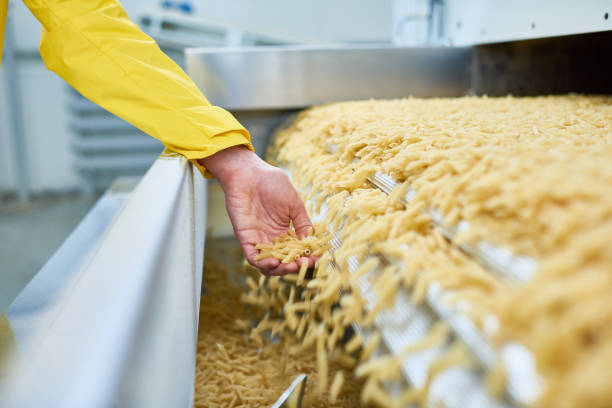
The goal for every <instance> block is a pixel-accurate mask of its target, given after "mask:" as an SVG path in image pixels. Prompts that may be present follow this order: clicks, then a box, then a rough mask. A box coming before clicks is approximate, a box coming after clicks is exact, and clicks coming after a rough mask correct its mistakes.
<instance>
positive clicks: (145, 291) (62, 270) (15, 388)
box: [0, 156, 206, 407]
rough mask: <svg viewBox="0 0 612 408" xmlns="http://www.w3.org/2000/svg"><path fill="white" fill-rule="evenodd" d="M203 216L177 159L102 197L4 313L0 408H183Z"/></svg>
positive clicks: (196, 185) (192, 179)
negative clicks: (8, 335) (8, 338)
mask: <svg viewBox="0 0 612 408" xmlns="http://www.w3.org/2000/svg"><path fill="white" fill-rule="evenodd" d="M124 202H125V204H123V203H124ZM205 205H206V201H205V190H204V179H203V178H202V177H201V175H200V174H199V173H197V171H194V168H193V166H192V165H191V164H190V163H188V162H187V161H186V160H185V159H184V158H182V157H164V156H162V157H160V158H159V159H158V160H157V161H156V162H155V164H154V165H153V166H152V167H151V169H150V170H149V171H148V173H147V174H146V175H145V176H144V178H143V180H142V181H141V182H140V183H139V185H138V187H137V188H136V189H135V190H134V192H132V193H131V194H129V198H127V193H125V192H124V193H116V192H113V191H111V192H110V193H107V194H106V195H105V196H104V197H103V198H102V199H101V200H100V202H99V203H98V204H97V205H96V206H95V207H94V209H93V210H92V211H91V213H90V214H89V215H88V216H87V217H86V218H85V220H84V221H83V222H82V223H81V225H80V226H79V227H78V228H77V229H76V230H75V232H74V233H73V234H72V235H71V236H70V237H69V239H68V240H67V241H66V242H65V243H64V245H62V247H61V248H60V249H59V250H58V252H57V253H56V254H55V255H54V256H53V257H52V258H51V260H50V261H49V262H48V263H47V265H46V266H45V267H44V268H43V269H42V270H41V271H40V272H39V274H38V275H37V276H36V277H35V278H34V280H33V281H32V282H31V283H30V284H29V285H28V286H27V287H26V288H25V289H24V291H23V292H22V293H21V294H20V296H19V297H18V298H17V299H16V300H15V302H14V303H13V304H12V305H11V306H10V308H9V310H8V322H9V324H10V326H11V327H12V330H13V332H14V338H15V341H16V343H17V344H16V347H14V348H12V349H11V354H12V362H11V363H10V364H9V365H8V366H7V367H0V368H2V370H0V372H2V373H3V374H6V381H3V382H2V383H0V406H7V407H12V406H19V407H41V406H54V407H108V406H150V407H168V406H172V407H188V406H191V404H192V397H193V379H194V370H195V351H196V340H197V325H198V310H199V300H200V287H201V278H202V275H201V273H202V262H203V251H204V249H203V248H204V230H205V218H204V217H205V214H206V208H205ZM0 351H2V350H0ZM33 390H35V391H34V392H33Z"/></svg>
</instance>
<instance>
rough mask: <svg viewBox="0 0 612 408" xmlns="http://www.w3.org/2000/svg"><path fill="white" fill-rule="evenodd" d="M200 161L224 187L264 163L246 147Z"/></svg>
mask: <svg viewBox="0 0 612 408" xmlns="http://www.w3.org/2000/svg"><path fill="white" fill-rule="evenodd" d="M198 161H199V162H200V164H202V165H203V166H204V167H206V169H207V170H208V171H209V172H210V173H211V174H212V175H213V176H215V178H216V179H217V180H218V181H219V183H221V185H222V186H224V185H226V184H229V183H231V180H232V178H234V177H236V176H240V175H241V174H243V173H244V172H249V171H253V168H254V167H258V166H260V165H261V163H262V162H263V161H262V160H261V159H260V158H259V157H258V156H257V155H256V154H255V153H253V152H252V151H251V150H250V149H249V148H247V147H246V146H244V145H237V146H232V147H228V148H226V149H223V150H220V151H218V152H217V153H215V154H213V155H211V156H208V157H205V158H203V159H199V160H198Z"/></svg>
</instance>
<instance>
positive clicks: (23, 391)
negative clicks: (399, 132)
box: [0, 10, 612, 407]
mask: <svg viewBox="0 0 612 408" xmlns="http://www.w3.org/2000/svg"><path fill="white" fill-rule="evenodd" d="M611 11H612V10H611ZM611 34H612V32H610V31H606V32H602V33H594V34H581V35H576V36H567V37H555V38H550V39H536V40H524V41H520V42H508V43H495V44H481V45H476V46H463V47H445V46H437V47H391V46H365V47H362V46H324V47H315V46H287V47H237V48H226V49H219V48H209V49H206V48H202V49H189V50H187V51H186V56H187V67H188V72H189V74H190V75H191V76H192V78H193V79H194V80H195V82H196V83H197V84H198V86H200V88H201V89H202V91H203V92H204V93H205V94H206V95H207V96H208V98H209V99H210V100H211V102H213V103H214V104H217V105H221V106H224V107H226V108H228V109H229V110H231V111H232V112H234V113H235V114H236V116H237V117H238V118H239V119H240V120H242V121H243V123H244V124H245V126H246V127H247V128H250V130H251V132H252V136H253V142H254V145H255V148H256V150H257V151H258V153H260V154H261V153H262V152H263V151H264V150H265V147H266V145H267V143H268V139H269V137H270V135H271V134H272V132H273V130H274V129H275V128H276V127H277V126H278V125H279V124H280V123H281V122H282V121H283V120H285V119H286V117H287V116H289V115H291V114H293V113H294V112H295V111H296V110H297V109H302V108H306V107H308V106H311V105H313V104H320V103H326V102H331V101H340V100H352V99H363V98H396V97H406V96H410V95H413V96H419V97H434V96H445V97H452V96H462V95H466V94H495V95H499V94H502V95H503V94H506V93H513V94H518V95H525V94H540V93H551V92H552V93H554V92H558V93H566V92H570V91H575V92H599V93H612V81H611V79H610V77H609V75H608V74H607V73H608V72H610V70H611V69H612V58H611V57H610V56H611V55H612V53H610V52H609V51H610V47H611V46H610V44H612V41H611V40H612V35H611ZM577 58H582V61H584V60H587V61H591V63H590V64H579V63H574V61H575V60H576V59H577ZM559 59H562V60H563V61H566V63H565V64H558V63H557V62H558V61H559ZM372 182H373V184H374V185H377V186H378V187H379V188H381V189H383V190H384V189H385V188H389V186H391V185H392V183H393V181H392V180H390V179H388V178H386V176H385V175H384V174H380V175H377V179H375V180H372ZM205 215H206V185H205V183H204V180H203V179H202V177H201V176H200V175H199V174H198V173H197V172H195V171H194V169H193V167H192V166H191V165H190V164H189V163H188V162H187V161H186V160H184V159H183V158H181V157H176V156H172V155H162V156H161V157H160V158H159V159H157V161H156V162H155V163H154V165H153V166H152V167H151V168H150V170H149V171H148V173H147V174H146V175H145V176H144V178H142V180H140V181H138V182H137V183H136V182H135V181H133V180H123V181H120V182H118V183H117V184H115V185H114V186H113V187H112V188H111V189H110V190H109V191H108V192H107V193H106V194H105V195H104V196H103V197H102V198H101V199H100V201H99V202H98V203H97V204H96V206H95V207H94V208H93V209H92V210H91V211H90V213H89V214H88V215H87V217H86V218H85V219H84V220H83V221H82V222H81V224H80V225H79V226H78V227H77V229H75V231H74V232H73V233H72V235H71V236H70V237H69V238H68V239H67V240H66V242H65V243H64V244H63V245H62V247H61V248H60V249H59V250H58V251H57V252H56V253H55V254H54V256H53V257H52V258H51V259H50V260H49V262H48V263H47V264H46V265H45V267H44V268H43V269H42V270H41V271H40V272H39V273H38V274H37V275H36V277H35V278H34V279H33V280H32V282H31V283H30V284H29V285H28V286H27V287H26V288H25V289H24V291H23V292H22V293H21V295H20V296H19V297H18V298H17V299H16V300H15V301H14V302H13V303H12V304H11V305H10V307H9V309H8V311H7V313H6V315H5V316H4V317H3V319H5V323H6V324H5V325H6V326H8V327H10V331H11V332H12V333H13V334H12V335H11V336H9V338H8V339H5V340H4V341H3V343H2V348H3V349H2V350H0V351H1V352H2V356H3V357H4V358H2V359H0V361H3V365H2V367H1V368H0V378H1V381H0V406H7V407H12V406H18V407H40V406H49V402H50V401H51V402H53V403H52V404H51V405H53V406H58V407H107V406H145V405H146V406H149V407H156V406H159V407H168V406H172V407H180V406H185V407H187V406H191V404H192V394H193V378H194V367H195V347H196V339H197V320H198V306H199V300H200V288H201V272H202V263H203V247H204V240H205V231H206V225H205ZM447 233H448V234H449V236H450V237H451V239H452V231H447ZM466 251H472V253H473V256H474V257H475V258H476V259H478V260H479V261H481V262H483V264H485V266H486V267H488V268H489V269H490V270H491V272H492V273H510V274H512V273H514V274H519V275H521V274H523V275H525V274H528V269H529V267H530V266H529V260H525V259H519V258H516V257H514V256H513V255H512V254H510V253H508V252H507V251H504V250H503V249H499V248H493V247H487V245H486V243H483V246H482V247H477V248H466ZM357 266H358V265H355V266H354V267H357ZM365 290H366V292H367V288H366V289H365ZM430 292H431V293H430V294H428V303H427V306H426V309H423V308H415V307H414V305H411V304H410V301H409V300H408V299H405V302H399V304H398V306H397V308H399V309H398V313H397V314H396V316H399V318H401V317H402V316H404V317H405V316H407V315H409V314H410V315H413V316H420V317H419V318H418V319H416V320H414V321H416V322H421V323H420V324H422V325H425V326H426V325H428V324H431V322H432V321H434V320H437V319H444V320H446V321H448V322H449V324H450V326H451V327H452V328H453V330H454V332H455V334H456V336H457V338H460V339H462V340H463V341H465V342H466V344H468V346H469V349H470V350H471V351H472V352H473V353H474V354H475V355H476V357H477V361H479V362H480V364H481V368H482V367H486V365H487V360H488V359H489V358H490V355H489V354H488V353H489V352H490V350H489V348H490V347H491V346H490V345H489V344H487V343H486V342H484V340H483V339H482V338H481V337H479V334H478V332H477V331H476V330H475V329H474V327H473V325H471V323H470V322H469V321H466V319H464V318H462V317H461V316H460V315H459V314H457V313H456V311H454V310H447V309H444V308H443V307H442V306H440V303H438V302H437V296H439V295H440V293H438V292H436V291H435V288H434V289H432V290H431V291H430ZM389 319H391V316H387V317H385V316H382V320H381V321H380V322H378V321H377V325H379V328H380V330H381V331H382V332H383V335H384V337H385V343H386V344H385V348H386V349H385V350H381V351H380V352H391V353H393V352H397V350H398V349H399V347H400V341H406V339H407V338H409V337H410V336H411V335H413V334H414V333H417V331H418V330H421V329H420V328H419V327H413V326H405V327H401V329H398V328H397V324H395V323H397V322H395V321H393V320H389ZM419 319H420V320H419ZM356 329H357V330H358V329H359V328H356ZM411 330H412V331H413V333H412V334H411V332H410V331H411ZM415 335H416V334H415ZM402 336H403V337H402ZM510 346H512V347H509V348H508V349H506V350H505V353H506V354H507V355H508V356H509V358H510V359H511V360H513V361H519V363H518V364H515V365H513V366H512V367H514V368H515V369H516V371H515V372H511V373H510V376H509V381H510V382H509V384H508V395H507V398H506V399H503V400H496V401H492V400H491V399H490V398H489V397H488V396H487V395H486V393H485V392H484V390H483V385H482V375H481V374H482V373H480V374H479V372H478V370H476V372H467V371H466V372H451V373H450V374H449V375H448V376H447V377H444V378H445V379H443V380H442V381H443V382H442V383H441V384H440V385H439V386H438V388H437V389H434V390H433V392H434V394H435V395H437V396H439V400H440V401H441V402H443V403H445V404H447V405H448V406H449V407H453V406H454V407H459V406H483V407H484V406H511V405H515V404H524V403H529V402H531V401H533V399H534V398H535V397H537V392H538V390H537V373H535V372H534V371H533V361H530V360H529V353H528V351H526V350H523V349H521V348H520V347H518V346H513V345H510ZM432 353H433V352H432ZM430 358H431V356H429V357H428V356H423V357H422V358H421V360H418V361H411V362H410V364H407V365H406V366H405V369H404V374H405V380H406V381H407V382H408V383H418V382H419V381H422V380H423V379H422V377H423V373H424V370H425V369H426V367H427V362H428V361H431V360H430ZM428 359H429V360H428Z"/></svg>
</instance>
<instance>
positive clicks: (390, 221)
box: [244, 95, 612, 407]
mask: <svg viewBox="0 0 612 408" xmlns="http://www.w3.org/2000/svg"><path fill="white" fill-rule="evenodd" d="M268 159H269V160H270V161H272V162H275V163H280V164H282V165H284V166H286V167H287V168H288V169H289V170H291V172H292V174H294V175H296V177H295V178H294V181H295V182H296V184H297V187H298V189H299V190H300V192H301V193H302V197H303V198H304V199H305V200H306V201H308V203H307V204H308V208H310V210H311V212H312V213H313V214H314V213H319V212H324V213H325V215H324V220H323V221H321V222H320V223H319V224H318V225H317V227H316V229H315V233H314V235H312V236H310V237H307V238H306V239H310V240H311V241H314V240H317V245H318V246H317V247H316V248H315V247H314V246H313V247H309V249H311V253H315V254H322V255H323V257H322V258H321V259H320V260H319V261H318V262H317V267H316V268H315V271H314V274H313V277H312V280H310V281H309V282H306V281H304V282H303V283H304V284H302V285H299V286H300V288H299V293H298V292H296V294H295V296H294V298H293V299H292V300H291V301H290V302H284V301H283V300H282V299H281V296H280V295H279V293H283V292H287V293H288V291H289V289H288V287H291V286H293V285H294V282H290V278H287V279H286V280H283V281H281V284H280V286H278V287H275V288H274V289H272V287H271V285H270V283H269V282H268V281H267V280H266V281H265V282H260V283H259V284H258V286H257V288H256V289H254V288H252V283H251V284H249V288H248V291H249V295H248V296H246V297H245V298H244V299H245V301H247V302H249V303H251V304H253V305H257V306H258V307H262V308H263V310H266V311H269V310H277V311H278V313H275V314H274V315H269V318H270V319H273V320H275V321H276V322H277V324H281V323H282V322H285V321H287V324H286V326H285V331H284V332H288V333H289V334H291V335H296V332H297V336H298V338H300V340H301V342H302V343H301V344H300V345H299V347H296V350H298V349H299V351H300V352H307V351H308V350H311V351H312V350H313V349H315V351H316V354H317V361H318V365H319V366H320V369H321V370H328V369H327V368H325V365H324V364H323V360H324V359H325V360H330V359H331V358H332V356H333V355H334V354H335V352H336V351H338V350H341V351H342V352H343V353H349V354H348V355H349V356H350V357H351V358H354V359H356V360H357V367H361V371H360V372H361V373H362V374H363V377H364V378H365V386H364V387H363V390H362V401H363V402H367V403H371V404H375V405H380V406H396V405H398V404H399V405H401V404H402V403H408V402H411V403H413V402H415V403H421V404H425V403H426V398H427V390H428V388H429V386H430V384H431V381H434V378H433V377H432V376H435V374H436V372H439V371H441V370H443V369H445V368H447V367H448V366H449V365H467V366H469V364H470V360H469V359H468V358H467V356H466V352H465V350H464V349H463V348H462V347H461V346H460V345H456V344H454V345H452V346H451V347H450V348H449V350H448V354H446V355H445V356H446V357H444V359H442V360H441V361H440V362H438V363H436V365H435V366H434V367H433V368H432V370H431V371H430V377H428V382H427V384H426V385H425V387H424V388H422V389H408V390H406V391H405V392H404V394H403V395H402V396H400V399H399V400H398V399H396V398H394V397H392V396H390V395H388V394H387V393H386V391H385V390H384V388H383V387H382V386H381V383H380V378H379V377H377V371H376V370H373V369H372V370H369V371H368V370H366V369H365V368H363V367H366V368H367V367H383V366H385V365H386V366H387V367H391V366H392V367H397V364H398V362H401V356H399V358H400V360H398V359H397V358H398V356H396V358H395V359H394V358H393V357H389V358H388V359H386V360H380V361H378V363H379V365H378V366H376V365H371V366H368V365H367V364H370V363H371V364H375V363H376V361H377V360H374V359H373V357H372V356H373V355H374V351H375V349H376V346H377V344H378V342H379V339H380V336H379V334H378V333H376V332H375V330H374V335H373V336H370V338H368V339H367V341H365V342H364V340H363V339H361V338H360V337H353V338H352V339H350V338H349V339H348V340H347V341H341V339H342V338H343V336H344V335H345V334H346V333H350V330H349V327H350V326H351V325H352V324H355V323H356V324H359V325H361V326H363V327H365V328H372V327H373V326H372V325H373V323H374V321H375V318H376V316H377V315H378V313H380V312H381V311H382V310H385V309H388V308H390V307H392V306H393V303H394V298H395V294H396V293H397V292H398V291H399V290H408V291H409V292H410V293H411V296H412V299H413V300H414V301H415V302H416V303H419V302H423V301H424V300H425V298H426V294H427V290H428V288H429V287H430V285H431V283H433V282H436V283H437V284H440V285H441V286H442V287H443V288H444V289H445V290H446V291H452V295H453V296H452V299H453V300H452V301H453V302H454V303H455V304H457V305H459V304H463V305H468V306H469V307H466V308H464V310H465V313H466V314H467V315H468V316H469V317H471V318H472V319H473V321H474V322H475V323H476V324H477V325H478V326H479V327H480V328H481V329H483V330H484V326H485V319H486V318H487V317H488V316H489V317H490V316H492V315H493V316H495V317H496V319H497V320H498V321H499V324H498V327H499V328H498V329H496V331H494V332H491V333H490V336H491V337H490V340H491V341H492V342H494V343H495V344H497V345H499V346H501V345H503V344H504V343H505V342H508V341H518V342H520V343H522V344H524V345H525V346H527V347H528V348H529V350H530V351H531V352H532V353H533V355H534V357H535V361H536V367H537V370H538V373H539V374H540V375H541V376H542V377H543V378H544V380H545V382H544V384H545V385H546V387H545V389H544V390H543V392H542V394H541V395H540V398H539V400H538V401H537V405H538V406H542V407H576V406H592V407H605V406H607V405H608V404H609V400H610V399H611V398H612V388H611V387H609V386H607V385H606V384H610V383H612V371H610V370H607V369H606V368H605V367H606V364H607V365H610V364H612V351H611V350H612V348H611V347H610V344H612V329H610V327H609V326H610V325H609V322H610V321H612V301H611V300H610V298H611V297H610V293H612V274H610V271H611V270H612V251H611V250H610V249H609V243H608V242H609V237H610V236H612V98H610V97H605V96H582V95H567V96H549V97H534V98H514V97H505V98H487V97H465V98H453V99H439V98H437V99H416V98H410V99H401V100H389V101H357V102H345V103H334V104H328V105H323V106H319V107H314V108H311V109H308V110H306V111H304V112H302V113H301V114H300V116H299V117H298V119H297V120H296V121H295V122H294V123H293V125H292V126H290V127H289V128H287V129H284V130H282V131H280V132H279V133H278V134H277V135H276V137H275V139H274V142H273V144H272V146H271V147H270V150H269V152H268ZM376 173H384V174H387V175H389V176H391V177H392V178H393V179H394V180H395V181H396V182H397V183H398V185H397V187H396V188H395V189H394V190H393V191H387V192H386V193H383V192H382V191H380V190H379V189H377V188H375V187H374V186H372V185H371V184H370V183H369V181H368V180H369V179H371V178H372V177H373V175H374V174H376ZM387 193H388V194H387ZM434 221H435V222H436V223H437V224H441V225H443V226H444V227H446V228H449V229H452V230H456V231H457V234H456V235H455V236H454V237H453V240H452V241H449V239H447V238H446V237H445V236H443V235H442V234H441V233H440V232H439V230H438V229H437V228H436V227H434V226H432V225H433V222H434ZM460 226H462V228H459V227H460ZM466 226H467V227H466ZM464 227H465V228H464ZM332 237H335V238H337V241H338V242H341V243H342V245H341V246H340V248H338V249H336V250H335V251H334V252H333V254H331V253H329V252H328V253H326V252H325V251H326V250H328V249H329V248H330V246H331V245H330V243H329V241H330V240H331V238H332ZM296 241H297V242H301V241H300V240H297V239H296V238H295V237H292V236H289V235H287V236H284V237H282V238H281V239H280V240H279V241H278V242H275V243H274V244H272V245H270V244H268V245H262V246H260V247H258V249H260V250H261V251H262V252H261V255H260V256H262V257H263V256H264V255H265V256H274V257H276V258H277V259H280V260H283V261H284V260H287V261H291V256H289V255H292V256H293V257H295V255H296V253H295V250H296V249H299V251H301V252H300V254H301V255H304V252H303V251H304V250H305V248H306V247H305V246H304V245H302V244H297V245H298V246H296ZM302 241H303V240H302ZM482 241H486V242H488V243H490V244H493V245H496V246H499V247H502V248H506V249H508V250H511V251H512V252H513V253H515V254H517V255H522V256H528V257H530V258H532V259H533V260H534V261H535V263H536V264H537V271H536V273H535V275H534V276H533V278H531V279H530V280H529V281H528V282H526V283H524V284H515V283H511V282H508V281H506V280H504V279H501V278H499V277H497V276H495V275H493V274H492V273H491V272H490V271H489V270H487V269H486V265H482V264H481V263H479V262H478V261H477V260H475V259H474V258H472V257H471V256H470V255H469V254H467V253H465V252H464V251H463V250H461V248H460V245H461V244H463V243H467V244H470V245H478V244H479V243H481V242H482ZM292 251H293V252H292ZM382 259H385V260H390V261H392V264H393V265H401V267H399V268H395V267H389V266H387V265H386V264H383V263H382V261H381V260H382ZM353 260H357V261H358V262H359V264H360V265H361V267H360V268H359V269H357V271H353V274H351V272H349V269H350V267H349V263H350V262H352V261H353ZM372 271H378V273H372ZM381 271H382V272H381ZM303 275H304V274H302V276H301V277H298V278H297V279H296V280H299V281H300V283H302V281H303V280H304V278H305V277H304V276H303ZM363 279H366V280H368V282H369V283H370V285H371V286H372V287H373V288H374V291H375V292H376V295H377V302H376V303H375V304H373V305H370V304H367V302H365V301H364V299H363V298H361V296H360V293H359V290H358V287H359V284H360V282H362V280H363ZM253 282H254V281H253ZM286 297H287V296H286ZM287 304H289V305H300V307H299V309H300V310H299V311H298V310H297V309H295V308H292V307H286V306H287ZM261 318H263V315H262V316H261ZM321 327H324V328H325V330H322V329H321ZM298 329H299V330H298ZM440 330H441V329H440ZM284 332H282V333H284ZM318 336H321V337H325V340H319V339H320V338H321V337H318ZM441 339H444V336H442V337H441ZM319 343H320V344H321V345H319ZM331 349H333V350H331ZM379 359H380V357H379ZM357 370H358V371H359V370H360V369H359V368H357ZM328 371H329V372H332V371H331V370H328ZM364 372H365V374H364ZM503 373H504V368H503V367H500V366H497V367H496V368H495V369H494V372H492V373H490V376H489V380H490V384H489V385H490V388H491V389H492V390H494V391H495V392H494V393H495V394H499V393H500V392H501V391H500V389H501V388H503V384H502V383H503V382H504V381H505V378H504V375H503ZM338 381H339V380H338ZM325 382H327V380H326V379H325ZM500 384H501V385H500ZM333 386H334V381H332V385H331V387H332V388H333ZM319 389H320V390H323V389H328V385H327V384H320V385H319ZM402 401H403V402H402Z"/></svg>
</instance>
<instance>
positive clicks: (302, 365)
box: [194, 247, 360, 408]
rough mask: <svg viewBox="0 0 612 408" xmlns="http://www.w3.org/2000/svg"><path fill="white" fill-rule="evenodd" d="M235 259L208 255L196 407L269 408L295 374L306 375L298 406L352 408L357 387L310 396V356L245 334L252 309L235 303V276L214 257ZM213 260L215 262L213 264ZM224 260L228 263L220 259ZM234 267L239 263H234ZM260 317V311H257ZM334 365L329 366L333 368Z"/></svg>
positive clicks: (313, 369) (287, 339)
mask: <svg viewBox="0 0 612 408" xmlns="http://www.w3.org/2000/svg"><path fill="white" fill-rule="evenodd" d="M221 256H223V257H226V258H227V257H229V258H233V257H236V256H237V255H236V253H232V252H231V251H230V252H229V253H227V251H224V248H223V247H221V248H220V249H219V248H214V249H213V250H208V251H207V256H206V258H207V261H206V263H205V266H204V276H203V282H204V290H205V293H204V294H203V296H202V301H201V305H200V320H199V334H198V349H197V356H196V375H195V392H194V406H195V407H206V408H211V407H224V408H225V407H265V408H269V407H271V406H272V405H273V404H274V402H275V401H276V400H277V399H278V398H279V397H280V395H281V394H282V393H283V391H285V389H287V387H288V386H289V384H291V382H292V381H293V379H295V378H296V377H297V376H298V375H299V374H301V373H304V374H307V376H308V379H307V385H306V394H305V400H304V405H303V406H309V407H330V406H334V407H354V406H356V405H357V404H358V401H359V399H358V397H359V392H358V387H359V386H360V384H359V383H358V382H356V381H354V380H352V379H351V378H347V379H346V380H344V379H341V380H340V381H342V382H343V383H344V384H342V385H343V390H342V392H340V389H339V386H337V388H338V390H337V391H335V392H334V393H332V394H330V393H324V394H319V393H316V392H314V389H315V384H316V381H317V378H318V376H319V375H320V373H319V372H318V371H317V366H316V357H315V355H314V353H310V354H309V353H301V354H299V355H296V354H295V352H294V349H295V347H296V345H297V344H298V343H297V342H296V340H295V338H292V337H291V336H283V337H282V338H280V339H274V341H272V340H271V338H270V337H265V336H259V335H256V334H255V333H251V334H250V335H249V336H247V333H248V332H250V321H251V319H252V317H253V316H254V315H257V314H258V309H257V307H252V306H248V305H247V304H246V303H244V302H242V301H241V300H240V298H241V295H243V294H244V288H243V287H242V286H241V285H240V282H239V279H237V276H238V274H240V272H239V271H238V270H232V269H230V268H231V266H230V267H229V268H228V266H226V265H225V264H223V263H221V262H220V260H217V259H219V257H221ZM215 258H217V259H215ZM225 260H227V259H225ZM238 264H239V263H238ZM259 312H261V311H259ZM336 366H337V364H336V365H332V369H335V368H336Z"/></svg>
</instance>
